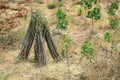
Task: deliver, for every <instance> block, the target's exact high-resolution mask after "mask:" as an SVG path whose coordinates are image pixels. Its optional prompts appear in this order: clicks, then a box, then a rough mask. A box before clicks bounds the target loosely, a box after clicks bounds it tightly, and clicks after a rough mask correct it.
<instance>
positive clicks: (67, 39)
mask: <svg viewBox="0 0 120 80" xmlns="http://www.w3.org/2000/svg"><path fill="white" fill-rule="evenodd" d="M63 40H64V46H65V49H64V51H65V54H66V59H67V68H68V73H69V75H68V80H70V79H71V75H70V74H71V72H70V63H69V55H68V52H69V48H70V45H71V43H72V39H71V38H70V37H68V35H63ZM65 54H64V55H65Z"/></svg>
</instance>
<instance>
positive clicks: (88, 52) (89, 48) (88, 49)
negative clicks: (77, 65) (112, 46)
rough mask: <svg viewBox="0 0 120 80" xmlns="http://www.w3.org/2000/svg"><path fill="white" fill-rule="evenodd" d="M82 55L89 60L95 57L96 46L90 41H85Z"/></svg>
mask: <svg viewBox="0 0 120 80" xmlns="http://www.w3.org/2000/svg"><path fill="white" fill-rule="evenodd" d="M81 49H82V50H81V55H82V56H84V57H87V58H92V57H93V56H94V52H95V51H94V46H93V44H92V43H91V42H90V41H85V42H84V44H83V45H82V48H81Z"/></svg>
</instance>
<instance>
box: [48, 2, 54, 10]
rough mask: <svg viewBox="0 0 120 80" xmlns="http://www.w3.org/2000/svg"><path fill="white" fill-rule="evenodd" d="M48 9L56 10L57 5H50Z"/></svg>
mask: <svg viewBox="0 0 120 80" xmlns="http://www.w3.org/2000/svg"><path fill="white" fill-rule="evenodd" d="M47 7H48V9H54V8H55V7H56V4H54V3H53V4H48V6H47Z"/></svg>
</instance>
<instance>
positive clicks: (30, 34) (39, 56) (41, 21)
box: [18, 10, 62, 66]
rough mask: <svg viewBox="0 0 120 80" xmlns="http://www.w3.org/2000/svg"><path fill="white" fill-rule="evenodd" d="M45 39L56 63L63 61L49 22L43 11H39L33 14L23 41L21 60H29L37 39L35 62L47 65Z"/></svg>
mask: <svg viewBox="0 0 120 80" xmlns="http://www.w3.org/2000/svg"><path fill="white" fill-rule="evenodd" d="M43 38H44V40H45V41H46V42H47V46H48V48H49V50H50V53H51V56H52V58H53V59H54V60H55V61H60V60H62V58H61V56H60V55H59V53H58V52H57V49H56V46H55V44H54V42H53V40H52V37H51V34H50V32H49V29H48V27H47V20H46V18H45V17H44V15H43V14H42V13H41V11H38V10H37V11H35V12H33V13H32V16H31V21H30V24H29V27H28V30H27V32H26V35H25V37H24V39H23V43H22V47H21V51H20V53H19V55H18V58H19V59H20V60H25V59H27V58H28V56H29V52H30V49H31V46H32V44H33V41H34V39H35V44H34V51H35V61H37V62H38V64H39V65H40V66H43V65H46V55H45V50H44V47H43V42H42V41H43Z"/></svg>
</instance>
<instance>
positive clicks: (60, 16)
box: [56, 9, 68, 30]
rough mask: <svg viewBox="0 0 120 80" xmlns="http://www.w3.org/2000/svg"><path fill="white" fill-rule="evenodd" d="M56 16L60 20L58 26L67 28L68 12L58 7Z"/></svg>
mask: <svg viewBox="0 0 120 80" xmlns="http://www.w3.org/2000/svg"><path fill="white" fill-rule="evenodd" d="M56 18H57V20H58V21H57V27H56V28H57V29H60V30H66V29H67V25H68V22H67V20H66V14H65V13H64V12H63V11H62V10H61V9H58V11H57V13H56Z"/></svg>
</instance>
